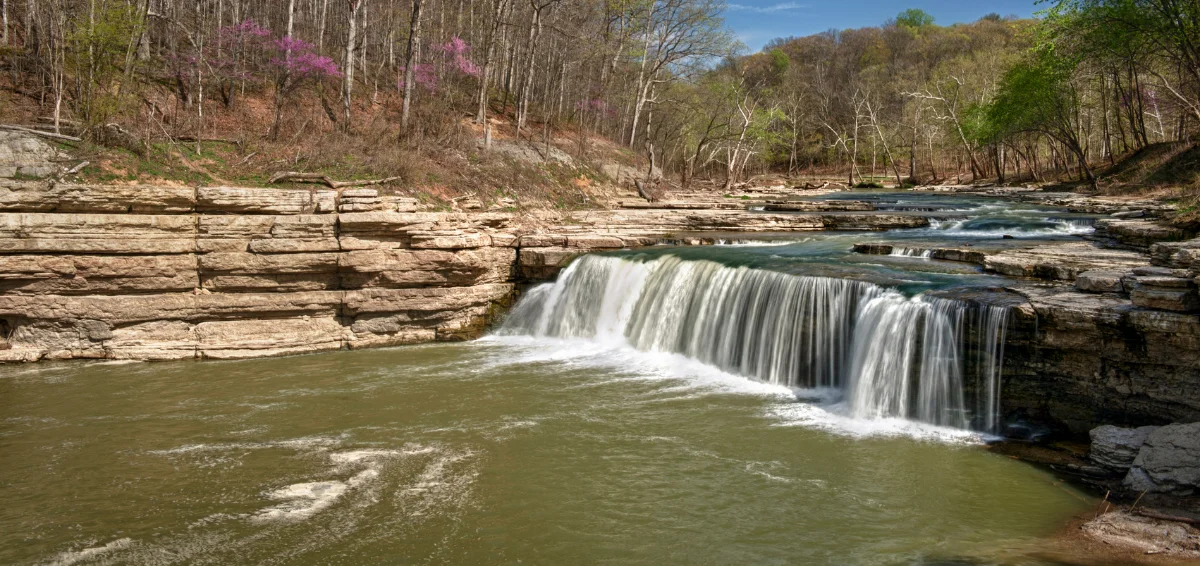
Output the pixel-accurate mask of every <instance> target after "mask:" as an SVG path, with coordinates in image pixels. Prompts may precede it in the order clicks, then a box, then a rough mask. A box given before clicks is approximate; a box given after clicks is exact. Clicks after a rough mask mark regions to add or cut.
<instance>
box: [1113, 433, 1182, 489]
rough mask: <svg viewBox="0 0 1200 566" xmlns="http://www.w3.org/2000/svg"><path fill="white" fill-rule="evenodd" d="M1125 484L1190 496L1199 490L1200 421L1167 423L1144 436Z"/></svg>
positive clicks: (1134, 487)
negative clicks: (1182, 423) (1144, 441)
mask: <svg viewBox="0 0 1200 566" xmlns="http://www.w3.org/2000/svg"><path fill="white" fill-rule="evenodd" d="M1125 487H1128V488H1129V489H1132V490H1133V491H1138V492H1142V491H1149V492H1154V493H1171V494H1175V495H1192V494H1193V493H1197V492H1200V423H1192V424H1186V425H1168V426H1164V427H1162V428H1159V429H1158V430H1155V431H1154V432H1152V433H1150V435H1149V436H1148V437H1146V443H1145V444H1143V445H1142V449H1141V451H1140V452H1138V456H1137V459H1135V460H1134V461H1133V467H1132V468H1130V469H1129V475H1128V476H1126V477H1125Z"/></svg>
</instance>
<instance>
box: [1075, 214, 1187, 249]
mask: <svg viewBox="0 0 1200 566" xmlns="http://www.w3.org/2000/svg"><path fill="white" fill-rule="evenodd" d="M1096 236H1097V237H1099V238H1108V239H1111V240H1114V241H1116V242H1119V243H1120V244H1123V245H1125V246H1127V247H1130V248H1135V249H1140V250H1149V249H1150V248H1151V247H1152V246H1153V245H1155V244H1157V243H1160V242H1174V241H1179V240H1185V239H1187V238H1188V236H1189V234H1188V233H1187V232H1186V231H1185V230H1183V229H1180V228H1177V227H1175V226H1170V225H1167V224H1162V223H1159V222H1154V221H1151V220H1139V219H1122V218H1106V219H1102V220H1097V221H1096Z"/></svg>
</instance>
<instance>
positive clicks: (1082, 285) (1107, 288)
mask: <svg viewBox="0 0 1200 566" xmlns="http://www.w3.org/2000/svg"><path fill="white" fill-rule="evenodd" d="M1124 277H1125V273H1124V272H1121V271H1107V270H1092V271H1085V272H1083V273H1080V274H1079V276H1078V277H1077V278H1076V279H1075V288H1076V289H1078V290H1080V291H1083V292H1085V293H1124V292H1125V285H1124V284H1123V283H1122V279H1123V278H1124Z"/></svg>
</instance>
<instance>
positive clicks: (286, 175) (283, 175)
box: [268, 171, 401, 189]
mask: <svg viewBox="0 0 1200 566" xmlns="http://www.w3.org/2000/svg"><path fill="white" fill-rule="evenodd" d="M400 179H401V178H400V177H388V178H386V179H372V180H369V181H334V180H333V179H330V178H329V177H328V176H326V175H322V174H320V173H296V172H291V171H285V172H279V173H276V174H275V175H273V176H272V177H271V180H270V181H268V183H270V184H272V185H274V184H276V183H282V182H285V181H290V182H293V183H313V184H317V185H325V186H326V187H329V188H331V189H348V188H351V187H370V186H374V185H386V184H388V183H394V182H396V181H399V180H400Z"/></svg>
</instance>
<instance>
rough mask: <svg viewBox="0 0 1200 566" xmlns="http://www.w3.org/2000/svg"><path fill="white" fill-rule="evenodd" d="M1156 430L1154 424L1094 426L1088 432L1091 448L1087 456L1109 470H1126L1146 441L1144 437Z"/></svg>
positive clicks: (1131, 464)
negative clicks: (1125, 426) (1136, 426)
mask: <svg viewBox="0 0 1200 566" xmlns="http://www.w3.org/2000/svg"><path fill="white" fill-rule="evenodd" d="M1156 430H1158V427H1156V426H1144V427H1141V428H1121V427H1116V426H1112V425H1105V426H1101V427H1097V428H1094V429H1092V430H1091V432H1090V433H1089V434H1090V436H1091V437H1092V450H1091V453H1090V454H1089V455H1088V458H1089V459H1091V461H1092V462H1095V463H1096V464H1098V465H1100V466H1103V467H1105V468H1108V469H1110V470H1115V471H1121V472H1125V471H1128V470H1129V468H1130V467H1131V466H1133V461H1134V460H1136V459H1137V456H1138V452H1139V451H1141V449H1142V445H1143V444H1145V443H1146V437H1148V436H1150V433H1152V432H1154V431H1156Z"/></svg>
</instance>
